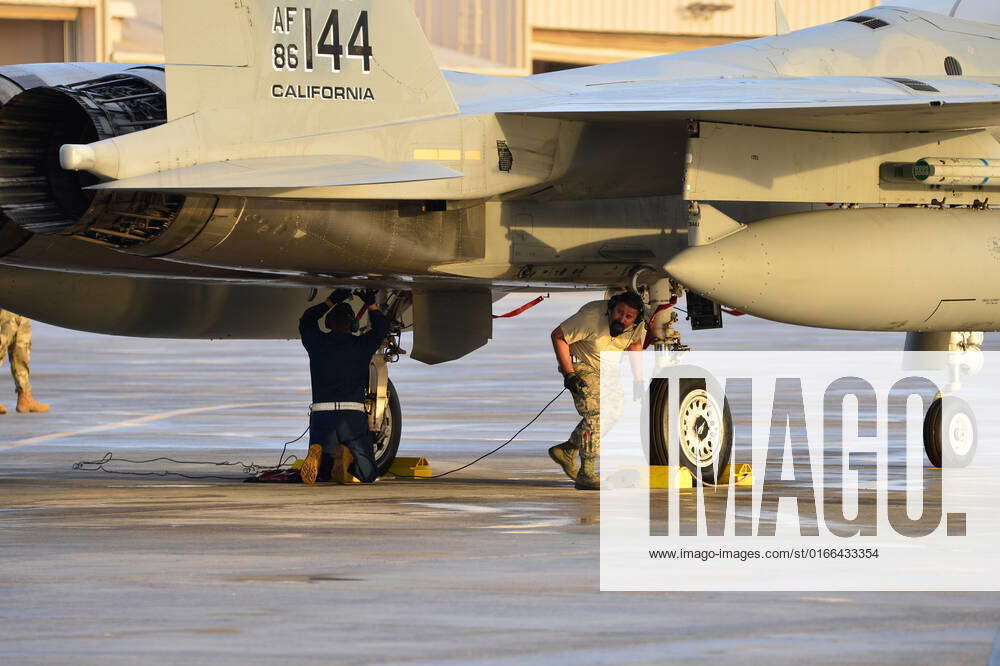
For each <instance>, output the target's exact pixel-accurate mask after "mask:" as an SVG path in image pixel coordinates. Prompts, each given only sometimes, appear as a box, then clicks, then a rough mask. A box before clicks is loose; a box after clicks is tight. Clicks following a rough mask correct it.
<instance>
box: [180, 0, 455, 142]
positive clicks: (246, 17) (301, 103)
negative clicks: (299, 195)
mask: <svg viewBox="0 0 1000 666" xmlns="http://www.w3.org/2000/svg"><path fill="white" fill-rule="evenodd" d="M163 18H164V30H165V40H166V42H165V46H166V55H167V103H168V116H169V119H170V120H176V119H178V118H182V117H186V116H189V115H193V114H201V116H203V117H204V118H205V120H202V121H201V123H200V124H202V125H203V126H204V125H205V124H208V125H210V127H209V128H208V129H210V130H211V131H213V132H216V131H218V132H226V131H228V132H229V133H234V132H238V133H239V135H240V138H242V139H243V140H247V139H257V140H266V139H268V138H283V137H291V136H305V135H309V134H313V133H325V132H331V131H337V130H343V129H353V128H360V127H367V126H373V125H379V124H385V123H390V122H397V121H401V120H413V119H419V118H429V117H435V116H441V115H448V114H451V113H455V112H457V105H456V104H455V100H454V98H453V97H452V95H451V91H450V89H449V87H448V85H447V83H446V82H445V79H444V76H443V75H442V74H441V71H440V69H439V68H438V67H437V65H436V64H435V62H434V57H433V55H432V53H431V49H430V45H429V44H428V42H427V40H426V38H425V37H424V34H423V31H422V29H421V27H420V24H419V23H418V21H417V19H416V16H415V15H414V13H413V10H412V8H411V7H410V3H409V1H408V0H305V2H302V1H298V0H297V1H295V2H294V3H292V2H287V3H285V2H280V0H279V1H277V2H276V1H274V0H170V1H169V2H164V3H163ZM236 109H243V110H245V109H252V110H253V112H252V114H250V116H249V118H248V117H247V115H246V114H245V113H241V114H239V115H238V116H236V115H234V114H232V113H228V114H227V112H231V111H233V110H236ZM233 124H236V125H237V127H232V126H233Z"/></svg>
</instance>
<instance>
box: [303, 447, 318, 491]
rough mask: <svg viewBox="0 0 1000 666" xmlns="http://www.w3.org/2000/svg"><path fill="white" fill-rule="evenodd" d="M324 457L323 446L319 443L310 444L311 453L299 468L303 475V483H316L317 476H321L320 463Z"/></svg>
mask: <svg viewBox="0 0 1000 666" xmlns="http://www.w3.org/2000/svg"><path fill="white" fill-rule="evenodd" d="M322 459H323V447H322V446H320V445H319V444H310V445H309V455H307V456H306V459H305V460H304V461H303V462H302V467H300V468H299V476H301V477H302V483H307V484H309V485H312V484H314V483H316V477H317V476H319V463H320V460H322Z"/></svg>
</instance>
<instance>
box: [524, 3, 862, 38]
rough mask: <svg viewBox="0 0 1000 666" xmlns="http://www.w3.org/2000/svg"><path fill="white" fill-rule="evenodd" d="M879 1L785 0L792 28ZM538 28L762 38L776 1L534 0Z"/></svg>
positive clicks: (534, 23) (533, 23) (770, 27)
mask: <svg viewBox="0 0 1000 666" xmlns="http://www.w3.org/2000/svg"><path fill="white" fill-rule="evenodd" d="M877 4H878V1H877V0H784V2H783V3H782V5H783V6H784V9H785V14H786V15H787V16H788V22H789V25H790V26H791V28H792V29H793V30H796V29H799V28H805V27H808V26H812V25H819V24H821V23H828V22H830V21H836V20H838V19H842V18H844V17H846V16H850V15H852V14H856V13H857V12H859V11H863V10H865V9H870V8H872V7H874V6H876V5H877ZM528 20H529V21H530V23H531V26H532V27H533V28H543V29H550V30H573V31H594V32H627V33H647V34H650V33H652V34H673V35H712V36H728V37H759V36H762V35H768V34H773V33H774V29H775V11H774V0H721V1H711V2H702V1H700V0H698V1H693V0H614V1H613V2H608V1H607V0H531V2H530V12H529V19H528Z"/></svg>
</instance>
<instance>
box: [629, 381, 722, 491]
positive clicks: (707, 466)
mask: <svg viewBox="0 0 1000 666" xmlns="http://www.w3.org/2000/svg"><path fill="white" fill-rule="evenodd" d="M669 386H670V384H669V381H668V380H666V379H657V380H653V382H652V385H651V387H650V397H649V400H650V416H651V419H650V429H649V432H650V438H649V446H650V459H651V462H652V464H654V465H678V464H680V465H683V466H684V467H687V468H688V469H689V470H691V473H692V474H693V475H694V476H695V478H698V479H700V480H702V481H704V482H706V483H717V482H718V479H719V477H721V476H722V472H723V470H725V468H726V465H728V464H729V459H730V457H731V456H732V452H733V417H732V414H731V413H730V410H729V402H728V401H725V400H724V401H723V404H721V405H720V404H719V400H718V399H717V398H716V397H715V396H713V395H712V394H711V393H709V392H708V391H707V390H706V383H705V380H704V379H681V380H680V393H681V399H680V408H679V409H678V412H677V439H678V447H677V448H678V454H679V460H676V461H674V460H671V457H670V451H669V442H670V401H669Z"/></svg>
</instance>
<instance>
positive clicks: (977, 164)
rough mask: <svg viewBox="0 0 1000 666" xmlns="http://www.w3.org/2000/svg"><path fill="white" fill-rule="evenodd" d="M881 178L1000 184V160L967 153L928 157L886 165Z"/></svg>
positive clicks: (956, 184) (935, 183) (926, 182)
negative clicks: (956, 155)
mask: <svg viewBox="0 0 1000 666" xmlns="http://www.w3.org/2000/svg"><path fill="white" fill-rule="evenodd" d="M882 180H883V181H885V182H891V183H920V184H924V185H930V186H937V187H992V186H1000V160H996V159H993V160H989V159H985V158H982V159H981V158H967V157H925V158H924V159H922V160H918V161H917V162H914V163H906V162H904V163H899V162H892V163H888V164H885V165H883V167H882Z"/></svg>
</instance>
